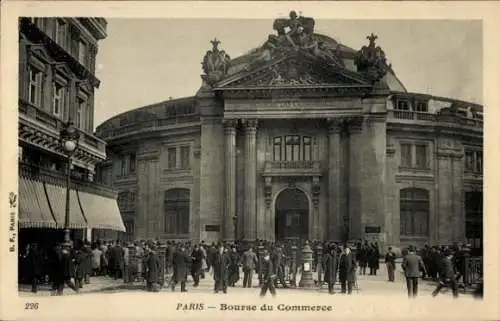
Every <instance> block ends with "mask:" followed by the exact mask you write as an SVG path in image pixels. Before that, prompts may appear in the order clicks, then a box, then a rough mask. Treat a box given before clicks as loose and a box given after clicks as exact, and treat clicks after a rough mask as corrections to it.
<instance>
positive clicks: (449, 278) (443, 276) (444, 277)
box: [432, 251, 458, 298]
mask: <svg viewBox="0 0 500 321" xmlns="http://www.w3.org/2000/svg"><path fill="white" fill-rule="evenodd" d="M443 287H448V288H451V290H452V291H453V297H454V298H458V285H457V280H456V278H455V269H454V267H453V253H452V252H451V251H448V252H447V253H446V254H445V257H444V258H443V259H442V261H441V271H440V280H439V283H438V285H437V287H436V289H435V290H434V291H433V292H432V296H433V297H435V296H436V295H438V294H439V292H440V291H441V289H442V288H443Z"/></svg>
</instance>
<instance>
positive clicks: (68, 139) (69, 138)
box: [60, 120, 80, 247]
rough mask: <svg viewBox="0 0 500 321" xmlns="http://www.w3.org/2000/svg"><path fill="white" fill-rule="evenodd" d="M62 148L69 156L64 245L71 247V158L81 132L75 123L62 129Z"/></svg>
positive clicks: (68, 124) (67, 124)
mask: <svg viewBox="0 0 500 321" xmlns="http://www.w3.org/2000/svg"><path fill="white" fill-rule="evenodd" d="M60 134H61V147H62V149H63V150H64V152H65V153H66V156H68V162H67V171H66V211H65V212H64V245H65V246H68V247H69V246H70V244H71V241H70V230H69V195H70V194H69V193H70V184H71V156H72V155H73V154H74V153H75V151H76V149H77V148H78V142H79V139H80V132H79V131H78V129H76V127H75V125H74V124H73V122H72V121H71V120H70V121H68V122H67V123H66V124H65V125H64V127H63V128H62V129H61V133H60Z"/></svg>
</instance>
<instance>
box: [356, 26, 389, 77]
mask: <svg viewBox="0 0 500 321" xmlns="http://www.w3.org/2000/svg"><path fill="white" fill-rule="evenodd" d="M366 38H367V39H368V40H369V41H370V44H369V45H368V46H363V47H362V48H361V50H359V51H358V53H357V55H356V58H355V59H354V64H355V65H356V67H357V70H358V72H360V73H362V74H363V75H364V76H365V77H366V78H368V79H369V80H371V81H372V82H376V81H379V80H380V79H382V77H384V76H385V74H386V73H387V71H389V69H390V66H389V65H387V60H386V57H385V52H384V51H383V50H382V48H380V47H378V46H376V45H375V40H376V39H377V38H378V37H377V36H376V35H374V34H373V33H372V34H371V35H369V36H367V37H366Z"/></svg>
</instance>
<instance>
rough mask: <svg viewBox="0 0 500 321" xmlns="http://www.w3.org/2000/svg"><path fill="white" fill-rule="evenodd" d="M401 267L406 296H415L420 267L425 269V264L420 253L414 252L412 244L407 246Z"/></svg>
mask: <svg viewBox="0 0 500 321" xmlns="http://www.w3.org/2000/svg"><path fill="white" fill-rule="evenodd" d="M401 267H402V268H403V271H404V272H405V277H406V288H407V289H408V297H409V298H412V297H416V296H417V294H418V277H419V275H420V269H422V270H424V271H425V265H424V261H422V258H421V257H420V255H417V254H416V253H415V247H414V246H413V245H410V246H409V247H408V254H407V255H406V256H405V257H404V258H403V263H402V264H401Z"/></svg>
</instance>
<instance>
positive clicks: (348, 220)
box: [343, 117, 363, 239]
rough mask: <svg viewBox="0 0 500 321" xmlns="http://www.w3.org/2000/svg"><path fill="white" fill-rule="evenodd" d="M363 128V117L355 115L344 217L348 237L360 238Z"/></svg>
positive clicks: (352, 124) (350, 122)
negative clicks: (347, 197)
mask: <svg viewBox="0 0 500 321" xmlns="http://www.w3.org/2000/svg"><path fill="white" fill-rule="evenodd" d="M362 129H363V118H362V117H353V118H351V119H349V182H348V184H349V187H348V189H349V202H348V204H349V206H348V213H345V216H344V219H343V230H344V232H345V233H346V237H347V238H351V239H352V238H359V237H361V234H362V229H361V213H362V207H361V202H362V195H361V188H362V184H363V182H362V180H361V178H362V176H361V173H360V169H361V168H360V166H362V164H363V151H362V150H360V148H361V147H362V139H361V132H362Z"/></svg>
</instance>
